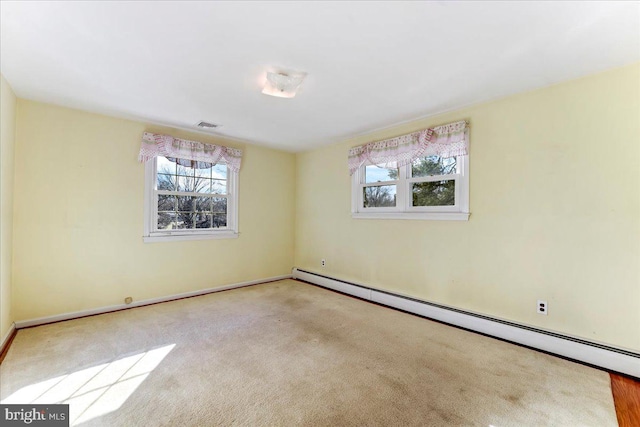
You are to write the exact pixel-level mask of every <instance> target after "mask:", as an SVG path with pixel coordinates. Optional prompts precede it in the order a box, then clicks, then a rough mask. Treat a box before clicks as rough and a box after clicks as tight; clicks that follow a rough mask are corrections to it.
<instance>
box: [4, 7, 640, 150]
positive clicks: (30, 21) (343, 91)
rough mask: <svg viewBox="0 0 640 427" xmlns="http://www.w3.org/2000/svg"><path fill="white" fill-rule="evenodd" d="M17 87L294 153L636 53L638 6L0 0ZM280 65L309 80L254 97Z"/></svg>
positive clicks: (9, 75)
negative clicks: (285, 92)
mask: <svg viewBox="0 0 640 427" xmlns="http://www.w3.org/2000/svg"><path fill="white" fill-rule="evenodd" d="M0 8H1V9H0V28H1V34H0V42H1V46H0V55H1V57H0V64H1V71H2V74H3V75H4V76H5V78H6V79H7V80H8V81H9V83H10V84H11V86H12V87H13V89H14V91H15V93H16V95H17V96H19V97H21V98H26V99H33V100H37V101H42V102H49V103H53V104H58V105H63V106H68V107H73V108H80V109H83V110H88V111H94V112H99V113H104V114H108V115H114V116H119V117H127V118H133V119H138V120H143V121H148V122H152V123H158V124H165V125H169V126H173V127H178V128H186V129H194V125H195V123H197V122H199V121H200V120H205V121H211V122H213V123H219V124H222V127H221V128H220V129H219V130H217V131H215V132H213V133H216V134H220V135H224V136H226V137H231V138H237V139H240V140H244V141H249V142H253V143H258V144H263V145H267V146H271V147H274V148H280V149H284V150H289V151H303V150H308V149H310V148H314V147H317V146H320V145H322V144H328V143H333V142H336V141H339V140H342V139H345V138H348V137H351V136H355V135H359V134H363V133H368V132H371V131H373V130H375V129H380V128H385V127H389V126H392V125H394V124H398V123H401V122H405V121H408V120H412V119H417V118H420V117H425V116H430V115H434V114H436V113H439V112H443V111H447V110H452V109H456V108H459V107H461V106H465V105H469V104H473V103H478V102H482V101H486V100H490V99H495V98H499V97H503V96H505V95H509V94H513V93H518V92H523V91H526V90H530V89H534V88H538V87H543V86H548V85H551V84H553V83H556V82H560V81H563V80H568V79H573V78H577V77H580V76H584V75H587V74H592V73H595V72H598V71H602V70H606V69H609V68H613V67H618V66H622V65H626V64H630V63H632V62H635V61H639V60H640V3H638V2H620V3H618V2H445V1H434V2H407V3H404V2H391V1H389V2H266V1H265V2H88V1H85V2H64V3H62V2H6V1H3V2H2V3H0ZM273 67H276V68H278V67H282V68H285V69H293V70H298V71H304V72H307V73H308V76H307V78H306V80H305V81H304V83H303V84H302V86H301V90H300V92H299V93H298V95H297V97H296V98H293V99H281V98H274V97H270V96H266V95H263V94H262V93H261V89H262V86H263V82H264V80H265V74H266V72H267V71H268V70H272V69H273Z"/></svg>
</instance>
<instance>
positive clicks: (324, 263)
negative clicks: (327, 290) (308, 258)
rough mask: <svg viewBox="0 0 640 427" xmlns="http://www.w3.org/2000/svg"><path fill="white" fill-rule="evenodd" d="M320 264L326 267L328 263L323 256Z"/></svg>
mask: <svg viewBox="0 0 640 427" xmlns="http://www.w3.org/2000/svg"><path fill="white" fill-rule="evenodd" d="M320 265H322V267H325V266H326V265H327V262H326V261H325V260H324V258H322V261H320Z"/></svg>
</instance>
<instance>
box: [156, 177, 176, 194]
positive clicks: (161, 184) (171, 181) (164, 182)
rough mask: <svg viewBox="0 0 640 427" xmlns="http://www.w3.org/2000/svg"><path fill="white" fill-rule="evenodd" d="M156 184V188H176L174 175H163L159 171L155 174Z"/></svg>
mask: <svg viewBox="0 0 640 427" xmlns="http://www.w3.org/2000/svg"><path fill="white" fill-rule="evenodd" d="M156 186H157V189H158V190H167V191H175V189H176V176H175V175H165V174H161V173H159V174H158V175H157V181H156Z"/></svg>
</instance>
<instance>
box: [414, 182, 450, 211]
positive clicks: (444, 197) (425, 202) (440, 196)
mask: <svg viewBox="0 0 640 427" xmlns="http://www.w3.org/2000/svg"><path fill="white" fill-rule="evenodd" d="M455 186H456V182H455V180H449V181H433V182H416V183H413V184H412V188H411V192H412V193H413V206H453V205H455V202H456V191H455V190H456V188H455Z"/></svg>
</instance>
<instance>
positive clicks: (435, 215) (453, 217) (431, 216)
mask: <svg viewBox="0 0 640 427" xmlns="http://www.w3.org/2000/svg"><path fill="white" fill-rule="evenodd" d="M469 215H470V214H469V213H468V212H353V213H352V214H351V218H355V219H411V220H435V221H468V220H469Z"/></svg>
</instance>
